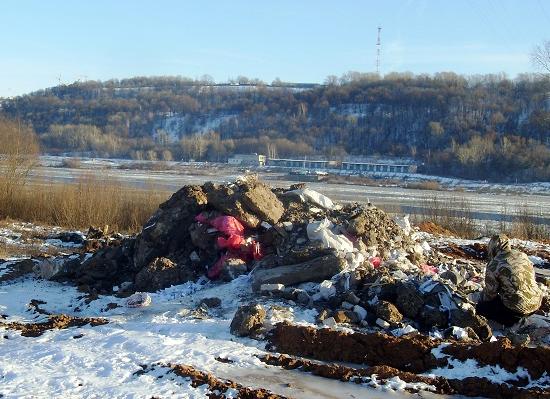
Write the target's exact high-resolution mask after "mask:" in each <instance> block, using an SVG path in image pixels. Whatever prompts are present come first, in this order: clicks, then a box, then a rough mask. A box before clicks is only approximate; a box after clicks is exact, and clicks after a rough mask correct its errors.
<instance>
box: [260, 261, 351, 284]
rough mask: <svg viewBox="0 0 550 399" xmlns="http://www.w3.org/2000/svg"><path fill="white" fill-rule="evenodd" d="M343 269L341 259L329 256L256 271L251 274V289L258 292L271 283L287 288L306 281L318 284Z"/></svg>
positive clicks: (343, 264)
mask: <svg viewBox="0 0 550 399" xmlns="http://www.w3.org/2000/svg"><path fill="white" fill-rule="evenodd" d="M344 267H345V261H344V260H343V259H341V258H339V257H337V256H335V255H333V254H330V255H327V256H323V257H320V258H316V259H312V260H310V261H307V262H304V263H299V264H296V265H288V266H279V267H274V268H271V269H259V270H258V269H256V270H255V271H254V273H253V274H252V288H253V289H254V290H258V289H259V288H260V287H261V285H262V284H271V283H278V284H283V285H285V286H288V285H294V284H299V283H303V282H306V281H312V282H320V281H323V280H324V279H326V278H330V277H332V276H334V275H335V274H337V273H339V272H340V271H342V270H343V269H344Z"/></svg>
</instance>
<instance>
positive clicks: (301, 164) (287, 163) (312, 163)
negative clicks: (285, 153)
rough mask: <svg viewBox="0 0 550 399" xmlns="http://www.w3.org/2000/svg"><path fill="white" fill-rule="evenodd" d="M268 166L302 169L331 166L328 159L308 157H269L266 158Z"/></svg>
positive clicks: (327, 167) (318, 168) (317, 168)
mask: <svg viewBox="0 0 550 399" xmlns="http://www.w3.org/2000/svg"><path fill="white" fill-rule="evenodd" d="M267 165H268V166H279V167H282V168H303V169H314V170H320V169H329V168H331V167H332V163H331V162H330V161H326V160H321V161H316V160H310V159H285V158H269V159H268V160H267Z"/></svg>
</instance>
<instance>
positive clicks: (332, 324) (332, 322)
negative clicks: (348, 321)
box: [322, 317, 337, 327]
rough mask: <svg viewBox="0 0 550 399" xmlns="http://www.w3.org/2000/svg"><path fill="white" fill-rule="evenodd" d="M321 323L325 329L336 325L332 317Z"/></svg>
mask: <svg viewBox="0 0 550 399" xmlns="http://www.w3.org/2000/svg"><path fill="white" fill-rule="evenodd" d="M322 323H323V326H325V327H334V326H336V324H337V323H336V320H335V319H334V317H327V318H326V319H324V320H323V321H322Z"/></svg>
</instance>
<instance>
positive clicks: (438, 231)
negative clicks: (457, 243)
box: [417, 221, 454, 236]
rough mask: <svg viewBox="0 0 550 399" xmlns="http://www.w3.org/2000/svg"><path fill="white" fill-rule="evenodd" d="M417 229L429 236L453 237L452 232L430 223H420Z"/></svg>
mask: <svg viewBox="0 0 550 399" xmlns="http://www.w3.org/2000/svg"><path fill="white" fill-rule="evenodd" d="M417 227H418V229H419V230H420V231H424V232H426V233H430V234H435V235H441V236H454V234H453V232H452V231H450V230H447V229H446V228H445V227H443V226H440V225H438V224H435V223H434V222H430V221H424V222H420V223H419V224H418V225H417Z"/></svg>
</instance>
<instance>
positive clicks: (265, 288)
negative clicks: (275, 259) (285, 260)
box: [260, 284, 285, 293]
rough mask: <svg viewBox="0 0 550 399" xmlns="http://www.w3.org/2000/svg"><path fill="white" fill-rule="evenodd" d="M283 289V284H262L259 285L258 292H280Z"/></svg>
mask: <svg viewBox="0 0 550 399" xmlns="http://www.w3.org/2000/svg"><path fill="white" fill-rule="evenodd" d="M284 289H285V286H284V285H283V284H262V285H261V286H260V292H273V293H275V292H279V293H280V292H282V291H283V290H284Z"/></svg>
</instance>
